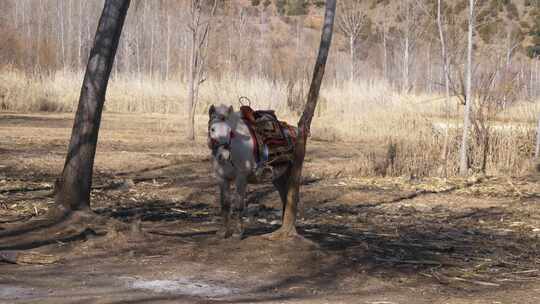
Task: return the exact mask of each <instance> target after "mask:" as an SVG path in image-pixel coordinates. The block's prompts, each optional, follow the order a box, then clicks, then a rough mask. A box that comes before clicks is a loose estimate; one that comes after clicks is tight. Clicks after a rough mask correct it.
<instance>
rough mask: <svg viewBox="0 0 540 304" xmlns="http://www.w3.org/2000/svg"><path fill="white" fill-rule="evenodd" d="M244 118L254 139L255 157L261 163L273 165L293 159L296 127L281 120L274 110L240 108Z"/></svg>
mask: <svg viewBox="0 0 540 304" xmlns="http://www.w3.org/2000/svg"><path fill="white" fill-rule="evenodd" d="M240 112H241V113H242V118H243V120H244V121H245V122H246V124H247V125H248V127H249V129H250V132H251V135H252V137H253V139H254V151H253V153H254V154H255V158H256V159H257V162H258V163H259V164H264V165H273V164H278V163H283V162H288V161H292V160H293V157H294V155H293V152H294V144H295V142H296V136H297V134H296V133H297V132H296V128H295V127H293V126H291V125H289V124H288V123H286V122H284V121H279V120H278V118H277V116H276V114H275V113H274V111H254V110H253V109H252V108H251V107H249V106H242V107H241V108H240Z"/></svg>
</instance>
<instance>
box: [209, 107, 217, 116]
mask: <svg viewBox="0 0 540 304" xmlns="http://www.w3.org/2000/svg"><path fill="white" fill-rule="evenodd" d="M214 113H216V107H214V105H211V106H210V109H208V116H210V117H212V116H213V115H214Z"/></svg>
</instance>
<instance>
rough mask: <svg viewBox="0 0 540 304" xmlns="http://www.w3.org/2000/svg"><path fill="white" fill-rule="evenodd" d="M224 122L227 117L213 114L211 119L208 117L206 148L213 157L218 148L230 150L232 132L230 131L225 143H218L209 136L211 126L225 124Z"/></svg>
mask: <svg viewBox="0 0 540 304" xmlns="http://www.w3.org/2000/svg"><path fill="white" fill-rule="evenodd" d="M226 120H227V117H226V116H225V115H223V114H214V115H212V117H210V120H209V121H208V147H209V148H210V149H211V150H212V155H213V156H216V153H217V151H218V149H219V148H223V149H226V150H229V151H230V150H231V140H232V139H233V138H234V132H233V131H232V129H231V131H230V133H229V137H228V138H227V141H226V142H219V141H218V140H216V139H214V138H212V137H211V136H210V129H211V128H212V125H213V124H215V123H218V122H225V121H226Z"/></svg>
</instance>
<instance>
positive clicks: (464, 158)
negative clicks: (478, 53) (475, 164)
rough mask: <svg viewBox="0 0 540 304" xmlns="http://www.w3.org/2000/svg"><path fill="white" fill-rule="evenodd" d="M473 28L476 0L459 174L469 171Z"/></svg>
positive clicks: (471, 3)
mask: <svg viewBox="0 0 540 304" xmlns="http://www.w3.org/2000/svg"><path fill="white" fill-rule="evenodd" d="M473 29H474V0H469V32H468V44H467V72H466V84H465V85H466V91H465V95H466V96H465V110H464V113H463V116H464V117H463V137H462V140H461V150H460V160H459V174H460V175H462V176H466V175H467V173H468V171H469V162H468V154H467V153H468V150H469V147H468V145H469V129H470V125H471V107H472V49H473Z"/></svg>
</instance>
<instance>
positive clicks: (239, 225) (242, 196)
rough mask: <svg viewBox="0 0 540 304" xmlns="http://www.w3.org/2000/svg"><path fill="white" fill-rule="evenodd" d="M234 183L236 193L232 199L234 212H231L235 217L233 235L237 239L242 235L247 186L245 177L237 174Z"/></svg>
mask: <svg viewBox="0 0 540 304" xmlns="http://www.w3.org/2000/svg"><path fill="white" fill-rule="evenodd" d="M235 184H236V195H235V199H234V212H233V214H234V215H235V217H236V229H235V231H234V234H233V237H234V238H237V239H242V237H243V236H244V220H243V217H244V215H245V214H244V212H245V210H246V188H247V177H246V176H243V175H242V176H238V177H237V178H236V181H235Z"/></svg>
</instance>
